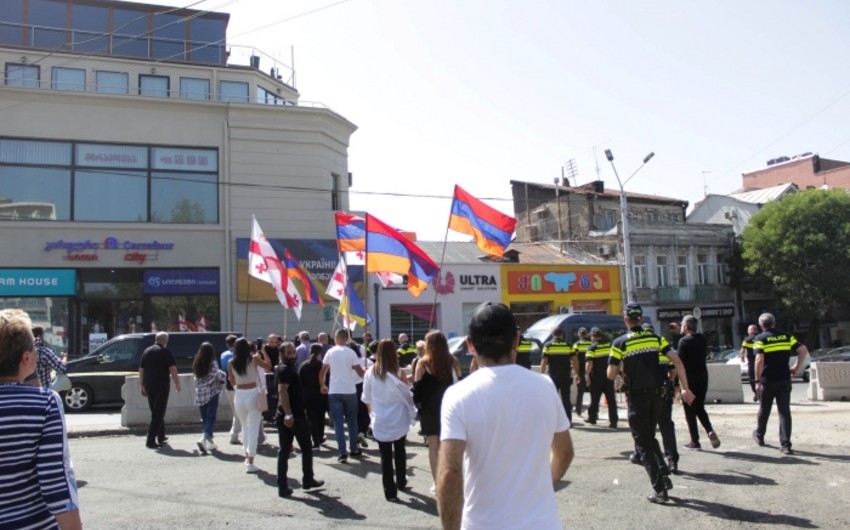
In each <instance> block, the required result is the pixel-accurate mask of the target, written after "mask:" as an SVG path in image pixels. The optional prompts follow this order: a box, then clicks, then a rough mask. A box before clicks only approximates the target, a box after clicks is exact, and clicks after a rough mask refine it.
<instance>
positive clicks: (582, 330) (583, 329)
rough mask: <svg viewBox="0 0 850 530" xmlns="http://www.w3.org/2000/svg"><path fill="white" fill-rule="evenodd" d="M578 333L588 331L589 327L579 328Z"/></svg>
mask: <svg viewBox="0 0 850 530" xmlns="http://www.w3.org/2000/svg"><path fill="white" fill-rule="evenodd" d="M578 333H579V335H581V334H582V333H587V328H585V327H580V328H578Z"/></svg>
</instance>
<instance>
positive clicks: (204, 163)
mask: <svg viewBox="0 0 850 530" xmlns="http://www.w3.org/2000/svg"><path fill="white" fill-rule="evenodd" d="M151 158H152V160H151V165H152V166H153V169H168V170H172V171H175V170H176V171H217V170H218V152H217V151H214V150H211V149H175V148H172V147H154V148H152V153H151Z"/></svg>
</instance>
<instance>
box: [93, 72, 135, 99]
mask: <svg viewBox="0 0 850 530" xmlns="http://www.w3.org/2000/svg"><path fill="white" fill-rule="evenodd" d="M94 76H95V90H97V91H98V92H101V93H103V94H129V92H130V90H129V84H130V76H129V75H128V74H127V73H124V72H101V71H99V72H95V73H94Z"/></svg>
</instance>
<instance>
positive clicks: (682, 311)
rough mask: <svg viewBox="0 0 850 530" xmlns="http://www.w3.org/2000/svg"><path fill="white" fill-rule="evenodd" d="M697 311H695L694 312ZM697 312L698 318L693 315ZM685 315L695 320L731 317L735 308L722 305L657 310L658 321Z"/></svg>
mask: <svg viewBox="0 0 850 530" xmlns="http://www.w3.org/2000/svg"><path fill="white" fill-rule="evenodd" d="M697 309H698V310H699V311H695V310H697ZM696 312H698V313H699V316H697V315H695V314H694V313H696ZM685 315H694V316H696V317H697V318H709V317H711V318H713V317H731V316H734V315H735V306H731V305H724V306H718V307H698V308H697V307H695V308H675V307H674V308H665V309H659V310H658V320H669V319H680V318H682V317H683V316H685Z"/></svg>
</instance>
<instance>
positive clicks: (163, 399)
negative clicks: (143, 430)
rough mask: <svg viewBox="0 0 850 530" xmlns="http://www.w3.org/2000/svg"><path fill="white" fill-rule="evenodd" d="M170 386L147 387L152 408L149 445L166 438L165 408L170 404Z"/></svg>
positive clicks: (149, 403)
mask: <svg viewBox="0 0 850 530" xmlns="http://www.w3.org/2000/svg"><path fill="white" fill-rule="evenodd" d="M169 390H170V388H164V389H145V392H147V394H148V406H149V407H150V409H151V423H150V425H149V426H148V439H147V444H148V445H154V444H155V443H157V442H159V443H162V441H163V440H165V409H166V407H167V406H168V392H169Z"/></svg>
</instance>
